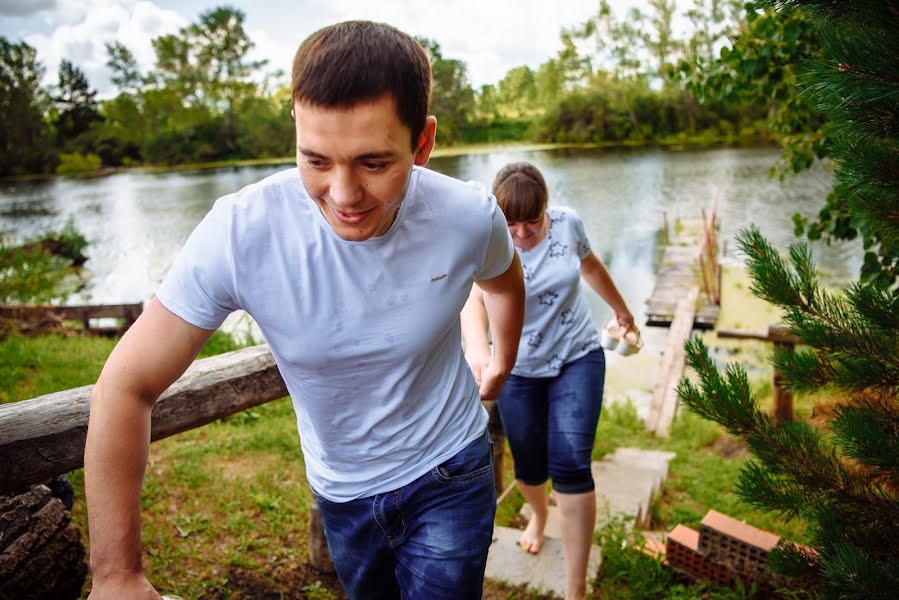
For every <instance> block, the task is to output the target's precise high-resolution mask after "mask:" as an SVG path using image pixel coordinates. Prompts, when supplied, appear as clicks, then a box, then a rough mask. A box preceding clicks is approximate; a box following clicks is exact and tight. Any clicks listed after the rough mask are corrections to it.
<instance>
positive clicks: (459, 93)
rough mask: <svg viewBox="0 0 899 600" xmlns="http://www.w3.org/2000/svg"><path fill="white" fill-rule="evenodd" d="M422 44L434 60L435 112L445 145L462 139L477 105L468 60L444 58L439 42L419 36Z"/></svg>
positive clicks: (433, 92)
mask: <svg viewBox="0 0 899 600" xmlns="http://www.w3.org/2000/svg"><path fill="white" fill-rule="evenodd" d="M418 43H419V44H421V45H422V47H424V49H425V50H426V51H427V52H428V55H429V57H430V59H431V72H432V79H433V89H432V91H431V113H432V114H433V115H434V116H436V117H437V139H438V140H440V142H441V143H445V144H452V143H455V142H458V141H459V139H460V137H461V133H462V131H461V130H462V128H463V127H464V126H465V124H466V123H468V122H469V120H470V119H471V118H472V116H473V114H474V108H475V96H474V90H472V89H471V84H470V83H469V82H468V70H467V68H466V66H465V63H464V62H462V61H460V60H455V59H448V58H444V57H443V54H442V53H441V51H440V45H439V44H438V43H437V42H435V41H433V40H429V39H426V38H418Z"/></svg>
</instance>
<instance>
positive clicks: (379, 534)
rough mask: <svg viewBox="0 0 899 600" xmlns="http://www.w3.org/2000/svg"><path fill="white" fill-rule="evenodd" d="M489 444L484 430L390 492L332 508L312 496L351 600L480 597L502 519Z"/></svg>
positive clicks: (321, 499)
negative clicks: (495, 520)
mask: <svg viewBox="0 0 899 600" xmlns="http://www.w3.org/2000/svg"><path fill="white" fill-rule="evenodd" d="M491 446H492V444H491V442H490V437H489V436H488V435H487V433H486V432H485V433H484V435H483V436H481V437H479V438H478V439H476V440H475V441H473V442H471V443H470V444H469V445H468V446H466V447H465V448H463V449H462V450H461V451H460V452H459V453H458V454H456V455H455V456H453V457H452V458H450V459H449V460H447V461H446V462H444V463H442V464H440V465H438V466H436V467H434V468H433V469H431V470H430V471H429V472H427V473H425V474H424V475H422V476H421V477H419V478H418V479H416V480H415V481H413V482H412V483H409V484H407V485H404V486H403V487H401V488H399V489H396V490H394V491H391V492H386V493H383V494H377V495H375V496H369V497H366V498H359V499H356V500H351V501H349V502H331V501H329V500H327V499H325V498H322V497H321V496H319V495H318V494H316V493H315V491H313V495H314V496H315V500H316V501H317V502H318V506H319V510H320V511H321V515H322V521H323V523H324V527H325V537H326V538H327V540H328V551H329V552H330V553H331V560H332V561H333V563H334V567H335V569H336V570H337V576H338V577H339V578H340V583H341V584H342V585H343V588H344V590H345V591H346V592H347V594H348V595H349V597H350V598H351V599H354V600H355V599H357V598H360V599H361V598H364V599H366V600H368V599H381V598H384V599H387V598H391V599H392V598H402V599H407V598H409V599H417V598H425V599H427V600H437V599H441V598H446V599H462V598H480V597H481V594H482V592H483V588H484V568H485V567H486V565H487V550H488V549H489V548H490V544H491V542H492V541H493V518H494V514H495V513H496V488H495V486H494V484H493V451H492V448H491Z"/></svg>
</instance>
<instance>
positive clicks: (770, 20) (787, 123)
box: [678, 3, 826, 175]
mask: <svg viewBox="0 0 899 600" xmlns="http://www.w3.org/2000/svg"><path fill="white" fill-rule="evenodd" d="M817 35H818V33H817V31H816V30H815V28H814V27H813V26H812V25H811V24H810V23H809V22H808V20H807V19H806V18H805V16H804V15H803V13H802V12H801V11H786V12H782V11H774V10H762V9H760V8H759V7H758V6H757V3H750V4H748V5H747V13H746V26H745V27H744V28H742V29H741V30H740V32H739V33H738V34H737V35H736V36H735V37H734V38H733V39H732V41H731V45H729V46H724V47H722V48H721V50H720V56H719V58H718V59H717V60H715V61H714V62H711V64H709V63H707V62H706V61H705V60H694V61H682V62H681V63H680V64H679V67H678V68H679V69H680V71H681V75H682V76H684V77H685V81H686V84H687V87H688V89H690V90H691V91H692V93H693V94H695V95H696V98H697V99H698V100H699V102H700V103H702V104H705V105H709V104H713V103H721V102H725V103H733V104H737V105H740V106H743V107H745V110H748V111H751V113H752V114H754V115H758V116H764V117H765V118H766V123H767V133H768V135H770V136H771V137H772V138H773V139H774V140H775V141H777V142H778V143H780V144H781V146H782V147H783V149H784V152H783V159H782V161H781V164H780V165H779V166H778V167H777V169H778V171H779V172H780V173H781V175H783V173H784V172H786V171H792V172H799V171H801V170H803V169H806V168H808V167H809V166H810V165H811V164H812V162H814V160H815V159H817V158H821V157H823V156H824V155H825V148H824V141H825V136H826V122H825V120H824V118H823V117H822V115H821V114H820V113H819V112H818V110H817V109H816V108H815V106H814V103H813V102H812V100H811V99H810V98H809V97H808V96H807V95H804V94H799V93H797V85H798V83H799V81H800V77H801V75H800V72H801V65H802V64H803V62H804V61H806V60H808V59H810V58H813V57H817V56H819V55H820V50H819V49H818V42H817Z"/></svg>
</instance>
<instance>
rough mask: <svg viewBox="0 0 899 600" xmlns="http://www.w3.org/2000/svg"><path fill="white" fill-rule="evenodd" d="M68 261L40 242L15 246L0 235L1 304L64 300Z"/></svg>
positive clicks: (69, 264) (69, 262) (69, 263)
mask: <svg viewBox="0 0 899 600" xmlns="http://www.w3.org/2000/svg"><path fill="white" fill-rule="evenodd" d="M71 264H72V263H71V261H70V260H66V259H64V258H61V257H59V256H55V255H53V254H51V253H50V252H48V251H47V250H45V249H43V248H42V247H41V246H40V244H39V243H32V244H29V245H26V246H15V245H13V244H11V243H10V240H9V238H7V237H5V236H0V303H2V304H29V303H30V304H41V303H47V302H50V301H53V300H59V299H63V298H64V297H65V293H64V292H63V291H62V288H63V280H64V279H65V276H66V273H67V269H68V267H70V266H71Z"/></svg>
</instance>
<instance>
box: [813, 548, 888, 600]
mask: <svg viewBox="0 0 899 600" xmlns="http://www.w3.org/2000/svg"><path fill="white" fill-rule="evenodd" d="M820 564H821V571H822V573H823V574H824V581H825V583H824V587H825V589H826V590H827V591H828V592H829V594H828V595H829V596H832V597H834V598H840V599H844V598H845V599H858V600H869V599H872V598H883V599H884V600H890V599H892V598H895V593H896V590H897V589H899V561H896V560H895V559H893V560H888V561H885V562H884V563H883V564H878V563H877V562H876V561H874V560H872V559H871V557H870V556H869V555H868V554H867V553H866V552H865V551H864V550H862V549H861V548H858V547H854V546H851V545H848V544H845V545H839V546H837V547H836V548H835V552H833V553H832V554H828V555H824V556H822V557H821V563H820Z"/></svg>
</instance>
